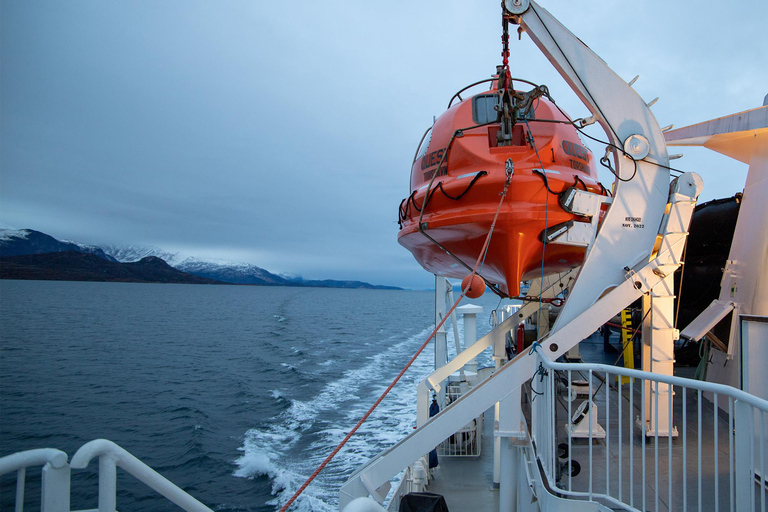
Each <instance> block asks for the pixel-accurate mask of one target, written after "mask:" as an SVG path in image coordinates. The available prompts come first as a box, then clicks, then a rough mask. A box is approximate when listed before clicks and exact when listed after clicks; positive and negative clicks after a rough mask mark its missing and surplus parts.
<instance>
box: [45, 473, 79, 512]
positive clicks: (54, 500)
mask: <svg viewBox="0 0 768 512" xmlns="http://www.w3.org/2000/svg"><path fill="white" fill-rule="evenodd" d="M71 474H72V469H71V468H70V467H69V464H66V463H64V464H63V465H61V466H59V467H56V466H55V465H53V464H51V463H50V462H48V463H46V464H45V466H43V487H42V498H41V502H40V511H41V512H69V491H70V481H71V480H70V477H71Z"/></svg>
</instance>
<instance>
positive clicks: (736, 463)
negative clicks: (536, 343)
mask: <svg viewBox="0 0 768 512" xmlns="http://www.w3.org/2000/svg"><path fill="white" fill-rule="evenodd" d="M574 380H577V381H578V380H582V381H586V383H587V384H586V386H587V388H588V393H587V398H586V399H585V400H584V402H585V403H586V405H585V406H583V407H578V406H579V405H580V404H579V403H578V400H577V399H574V397H576V396H577V393H576V390H575V386H574ZM580 385H582V386H583V382H582V383H580ZM530 390H531V393H530V396H531V400H532V403H531V416H532V426H531V436H532V439H533V442H534V445H535V447H536V450H537V456H538V459H539V460H540V462H541V467H542V469H543V473H544V476H545V477H546V478H547V480H548V481H549V484H550V485H551V487H552V488H553V489H555V490H557V491H558V492H559V493H561V495H563V496H567V497H575V498H582V499H589V500H594V501H602V502H604V503H605V504H606V505H607V506H609V507H611V508H619V509H623V510H644V511H645V510H650V511H671V510H675V511H678V510H679V511H694V510H696V511H702V510H707V511H709V510H713V511H720V510H723V511H725V510H729V511H739V512H742V511H747V510H751V511H756V510H760V511H761V512H764V511H765V510H766V506H767V505H766V502H767V501H768V492H767V491H766V480H765V476H766V465H768V460H766V459H768V450H766V441H768V431H766V426H768V421H766V414H768V402H766V401H765V400H762V399H760V398H758V397H755V396H754V395H750V394H748V393H745V392H743V391H740V390H738V389H735V388H732V387H730V386H724V385H720V384H714V383H709V382H701V381H695V380H691V379H684V378H680V377H674V376H663V375H659V374H652V373H647V372H642V371H637V370H630V369H624V368H620V367H615V366H608V365H600V364H581V363H579V364H572V363H554V362H551V361H549V360H548V359H546V358H541V365H540V366H539V371H538V372H537V373H536V375H534V378H533V379H532V380H531V382H530ZM666 393H669V395H670V396H672V395H674V397H675V398H674V404H675V405H674V406H673V404H672V400H668V401H666V402H664V401H661V403H662V404H665V405H663V407H664V408H666V409H667V410H666V411H660V410H659V403H660V400H659V396H661V395H666ZM595 406H597V407H596V408H595ZM595 410H597V411H598V412H597V418H592V417H591V416H590V412H589V411H595ZM665 416H667V417H669V419H670V421H669V423H666V424H667V425H674V428H669V429H668V430H671V432H670V431H666V432H665V431H664V430H663V427H662V429H660V428H659V425H660V420H659V418H660V417H661V418H664V417H665ZM568 418H570V419H571V420H570V421H568ZM580 421H582V423H581V428H580V429H579V430H580V432H581V433H582V435H583V432H585V431H586V435H584V436H583V437H584V438H583V439H579V438H576V436H575V435H573V434H572V432H574V431H575V429H576V424H578V423H579V422H580ZM564 424H565V427H563V425H564ZM664 424H665V422H664V421H663V420H662V422H661V425H664ZM572 425H573V426H572ZM558 426H559V427H558ZM603 429H604V432H603ZM660 430H661V431H660ZM578 458H581V459H582V461H583V462H584V463H582V464H581V465H580V467H581V473H580V474H574V473H575V472H576V471H575V468H576V467H577V466H578ZM574 462H575V463H574Z"/></svg>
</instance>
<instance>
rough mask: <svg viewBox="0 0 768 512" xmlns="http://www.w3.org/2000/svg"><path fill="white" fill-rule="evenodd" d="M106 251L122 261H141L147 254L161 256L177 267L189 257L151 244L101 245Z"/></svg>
mask: <svg viewBox="0 0 768 512" xmlns="http://www.w3.org/2000/svg"><path fill="white" fill-rule="evenodd" d="M100 247H101V248H102V249H103V250H104V252H105V253H107V254H109V255H110V256H112V257H113V258H115V259H116V260H117V261H119V262H121V263H133V262H134V261H139V260H141V259H142V258H146V257H147V256H154V257H156V258H160V259H161V260H164V261H165V262H166V263H168V264H169V265H170V266H172V267H175V266H176V265H178V264H179V263H181V262H182V261H184V260H185V259H187V258H188V256H186V255H183V254H181V253H178V252H168V251H165V250H163V249H160V248H159V247H152V246H150V245H115V244H104V245H101V246H100Z"/></svg>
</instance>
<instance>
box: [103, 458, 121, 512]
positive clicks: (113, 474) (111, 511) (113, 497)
mask: <svg viewBox="0 0 768 512" xmlns="http://www.w3.org/2000/svg"><path fill="white" fill-rule="evenodd" d="M115 462H116V461H115V459H114V458H112V457H111V456H110V455H101V456H100V457H99V512H115V509H116V508H117V466H116V465H115Z"/></svg>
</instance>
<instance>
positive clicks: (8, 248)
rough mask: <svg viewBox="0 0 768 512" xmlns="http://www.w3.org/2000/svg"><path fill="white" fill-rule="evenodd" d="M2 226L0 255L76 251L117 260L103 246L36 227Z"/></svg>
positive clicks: (0, 230)
mask: <svg viewBox="0 0 768 512" xmlns="http://www.w3.org/2000/svg"><path fill="white" fill-rule="evenodd" d="M3 226H4V227H0V256H21V255H26V254H46V253H52V252H66V251H74V252H81V253H85V254H93V255H94V256H98V257H99V258H101V259H104V260H107V261H117V260H116V259H115V258H113V257H111V256H109V255H107V254H106V253H105V252H104V251H103V250H102V248H101V247H98V246H95V245H87V244H80V243H77V242H72V241H69V240H57V239H55V238H53V237H52V236H50V235H46V234H45V233H41V232H40V231H35V230H34V229H14V228H11V227H10V226H8V227H5V226H7V224H4V225H3Z"/></svg>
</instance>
